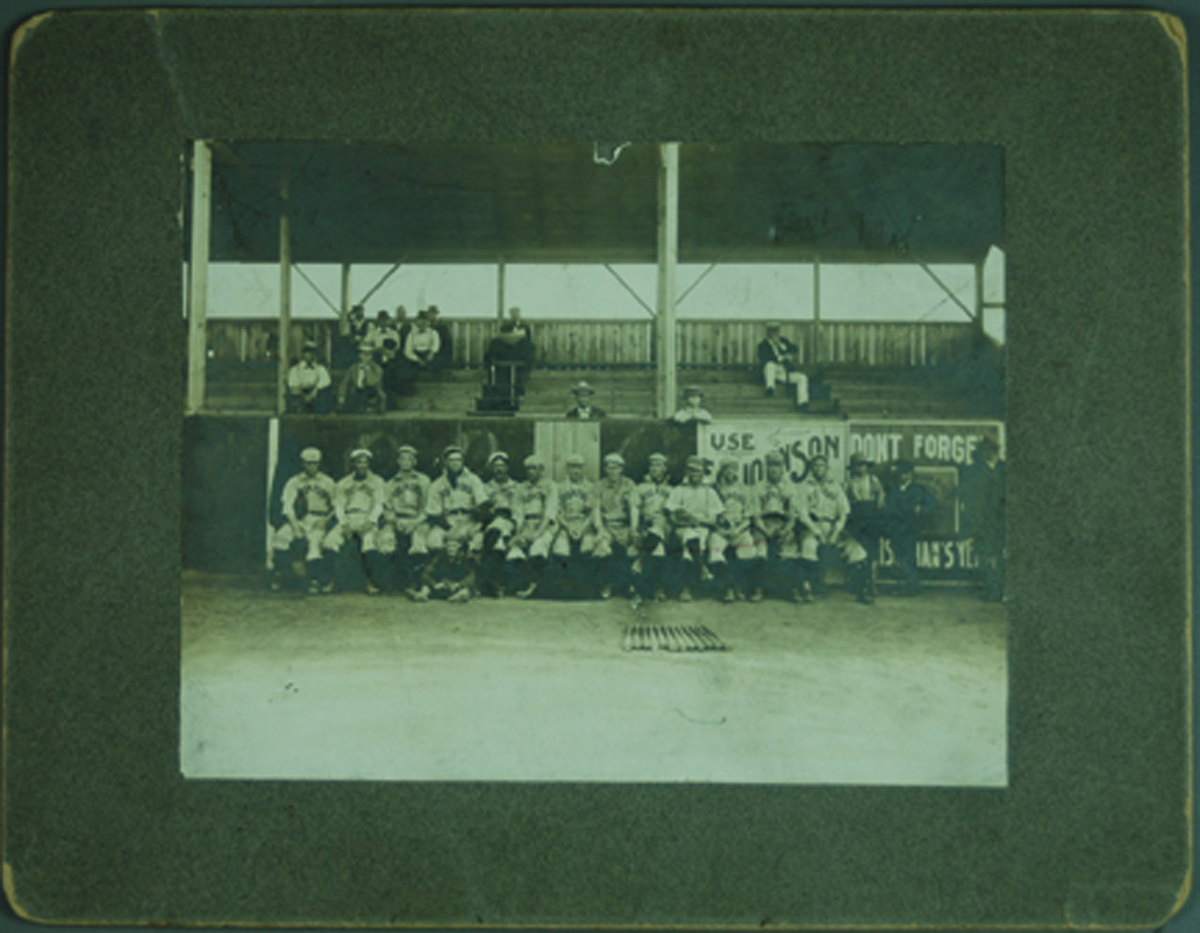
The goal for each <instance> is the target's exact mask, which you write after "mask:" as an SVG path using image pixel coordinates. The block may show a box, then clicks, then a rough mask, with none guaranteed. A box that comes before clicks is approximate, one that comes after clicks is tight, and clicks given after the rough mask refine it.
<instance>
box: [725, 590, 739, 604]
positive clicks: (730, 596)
mask: <svg viewBox="0 0 1200 933" xmlns="http://www.w3.org/2000/svg"><path fill="white" fill-rule="evenodd" d="M737 598H738V597H737V590H735V589H734V588H733V587H732V586H731V587H730V588H729V589H727V590H726V591H725V597H724V600H723V601H724V602H727V603H736V602H737Z"/></svg>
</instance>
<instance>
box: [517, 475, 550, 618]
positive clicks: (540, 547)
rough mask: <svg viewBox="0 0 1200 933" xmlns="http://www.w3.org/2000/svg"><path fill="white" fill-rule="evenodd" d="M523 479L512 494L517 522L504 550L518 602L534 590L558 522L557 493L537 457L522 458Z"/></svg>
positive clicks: (547, 556)
mask: <svg viewBox="0 0 1200 933" xmlns="http://www.w3.org/2000/svg"><path fill="white" fill-rule="evenodd" d="M525 477H526V479H525V482H523V483H521V484H520V486H518V487H517V495H516V507H517V509H518V510H519V514H520V516H521V520H520V523H519V524H518V526H517V530H516V531H515V532H513V535H512V537H511V538H510V539H509V548H508V561H509V564H510V565H511V567H512V577H513V580H514V585H515V586H516V587H517V596H518V597H520V598H521V599H528V598H529V597H530V596H532V595H533V594H534V593H535V592H536V591H537V588H538V582H539V580H540V579H541V577H542V573H543V571H544V570H545V566H546V561H547V560H548V559H549V557H550V544H551V542H552V541H553V539H554V532H555V530H556V528H557V520H558V492H557V490H556V489H555V487H554V483H552V482H550V480H548V479H546V462H545V461H544V460H543V459H542V458H541V457H539V456H538V455H537V454H530V455H529V456H528V457H526V458H525Z"/></svg>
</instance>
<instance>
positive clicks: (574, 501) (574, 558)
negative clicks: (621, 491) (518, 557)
mask: <svg viewBox="0 0 1200 933" xmlns="http://www.w3.org/2000/svg"><path fill="white" fill-rule="evenodd" d="M566 466H567V478H566V479H565V480H564V481H563V482H561V483H559V484H558V490H557V492H558V530H557V532H556V533H555V535H554V542H553V543H552V544H551V546H550V553H551V555H552V556H553V558H554V559H553V563H552V567H553V573H552V574H551V576H552V579H551V580H549V581H547V582H549V583H551V584H552V589H553V592H555V594H556V595H565V596H570V597H575V598H579V597H584V598H586V597H589V596H593V595H595V593H594V590H595V589H596V587H595V586H594V582H595V579H596V574H595V566H594V565H595V561H596V558H595V552H596V539H597V537H598V536H599V534H600V518H599V512H598V508H597V506H598V499H597V496H596V488H595V484H594V483H592V482H591V481H590V480H588V479H586V478H585V477H584V473H583V467H584V459H583V455H582V454H571V455H570V456H569V457H567V462H566ZM547 569H550V568H547Z"/></svg>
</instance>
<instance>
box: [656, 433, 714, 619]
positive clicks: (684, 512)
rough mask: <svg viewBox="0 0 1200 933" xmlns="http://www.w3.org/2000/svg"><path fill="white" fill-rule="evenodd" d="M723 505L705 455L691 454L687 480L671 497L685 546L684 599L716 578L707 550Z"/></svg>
mask: <svg viewBox="0 0 1200 933" xmlns="http://www.w3.org/2000/svg"><path fill="white" fill-rule="evenodd" d="M721 509H722V505H721V497H720V496H718V495H717V492H716V490H715V489H713V488H712V486H709V485H708V484H707V483H705V482H704V458H703V457H697V456H691V457H688V459H687V472H686V473H685V475H684V479H683V482H682V483H681V484H680V485H678V486H676V487H675V488H674V489H672V490H671V495H670V496H668V497H667V515H668V516H669V517H670V519H671V525H672V526H673V527H674V529H675V538H676V540H677V541H678V543H679V545H680V547H681V549H682V558H683V564H684V566H683V567H681V568H680V570H681V571H683V574H682V576H683V587H682V589H681V590H680V591H679V599H680V602H685V603H686V602H691V600H692V590H691V587H692V586H693V585H695V584H696V583H705V582H707V581H709V580H711V579H712V578H713V574H712V572H711V571H710V570H709V569H708V560H707V557H708V553H707V551H708V544H709V534H710V532H711V531H712V529H713V528H714V527H716V523H717V516H718V515H720V514H721ZM688 564H691V565H693V566H692V568H688V567H687V565H688Z"/></svg>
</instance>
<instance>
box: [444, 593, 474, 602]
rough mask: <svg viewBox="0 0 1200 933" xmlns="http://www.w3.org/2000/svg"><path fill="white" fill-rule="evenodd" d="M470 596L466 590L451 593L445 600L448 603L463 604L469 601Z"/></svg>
mask: <svg viewBox="0 0 1200 933" xmlns="http://www.w3.org/2000/svg"><path fill="white" fill-rule="evenodd" d="M470 598H471V594H470V592H469V591H468V590H459V591H458V592H457V593H451V594H450V597H449V598H448V599H447V600H446V602H448V603H465V602H467V601H468V600H470Z"/></svg>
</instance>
